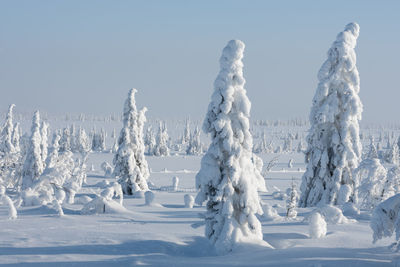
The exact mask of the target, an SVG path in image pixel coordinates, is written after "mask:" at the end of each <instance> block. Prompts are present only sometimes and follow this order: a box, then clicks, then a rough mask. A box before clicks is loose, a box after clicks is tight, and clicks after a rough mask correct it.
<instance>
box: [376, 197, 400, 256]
mask: <svg viewBox="0 0 400 267" xmlns="http://www.w3.org/2000/svg"><path fill="white" fill-rule="evenodd" d="M399 210H400V194H397V195H395V196H392V197H391V198H388V199H387V200H385V201H384V202H382V203H380V204H379V205H378V206H377V207H376V208H375V209H374V211H373V214H372V219H371V223H370V226H371V229H372V231H373V232H374V233H373V242H374V243H375V242H376V241H378V240H379V239H382V238H383V237H390V236H392V235H393V233H394V232H396V240H397V244H395V246H394V247H395V248H396V249H398V248H399V247H400V246H399V244H400V241H399V240H400V217H399Z"/></svg>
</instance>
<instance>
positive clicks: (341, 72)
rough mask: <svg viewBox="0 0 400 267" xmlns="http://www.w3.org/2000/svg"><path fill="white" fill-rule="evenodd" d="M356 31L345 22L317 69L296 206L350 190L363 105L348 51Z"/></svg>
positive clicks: (351, 50) (351, 53)
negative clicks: (325, 57)
mask: <svg viewBox="0 0 400 267" xmlns="http://www.w3.org/2000/svg"><path fill="white" fill-rule="evenodd" d="M359 30H360V27H359V26H358V24H356V23H350V24H348V25H347V26H346V27H345V29H344V31H343V32H341V33H339V34H338V36H337V38H336V41H335V42H334V43H333V44H332V46H331V48H330V49H329V51H328V59H327V60H326V61H325V62H324V64H323V65H322V67H321V69H320V70H319V73H318V80H319V84H318V88H317V91H316V93H315V96H314V99H313V103H312V108H311V112H310V123H311V129H310V131H309V134H308V137H307V142H308V148H307V150H306V152H305V154H306V163H307V170H306V172H305V173H304V175H303V180H302V184H301V188H300V189H301V197H300V203H299V204H300V206H302V207H308V206H315V205H317V204H318V203H320V202H322V203H326V204H337V199H338V195H339V191H340V189H341V187H343V186H347V185H349V186H350V189H351V190H354V180H353V176H352V173H353V170H354V169H356V168H357V167H358V164H359V162H360V160H361V149H362V146H361V143H360V138H359V121H360V120H361V113H362V109H363V107H362V104H361V101H360V98H359V96H358V93H359V90H360V79H359V75H358V71H357V67H356V54H355V51H354V48H355V46H356V40H357V37H358V35H359ZM352 195H353V192H351V194H350V198H349V201H352Z"/></svg>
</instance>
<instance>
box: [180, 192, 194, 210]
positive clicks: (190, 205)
mask: <svg viewBox="0 0 400 267" xmlns="http://www.w3.org/2000/svg"><path fill="white" fill-rule="evenodd" d="M183 200H184V202H185V208H190V209H191V208H193V204H194V197H193V196H191V195H189V194H186V195H185V196H184V197H183Z"/></svg>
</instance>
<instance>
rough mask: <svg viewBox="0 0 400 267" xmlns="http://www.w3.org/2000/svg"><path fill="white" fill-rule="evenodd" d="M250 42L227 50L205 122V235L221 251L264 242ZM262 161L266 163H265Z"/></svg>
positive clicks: (199, 181)
mask: <svg viewBox="0 0 400 267" xmlns="http://www.w3.org/2000/svg"><path fill="white" fill-rule="evenodd" d="M243 51H244V44H243V42H241V41H239V40H232V41H230V42H229V43H228V45H227V46H226V47H225V48H224V50H223V52H222V56H221V59H220V67H221V70H220V72H219V74H218V77H217V79H216V80H215V83H214V88H215V90H214V93H213V95H212V98H211V103H210V104H209V106H208V112H207V115H206V118H205V120H204V124H203V130H204V132H206V133H210V135H211V138H212V141H211V144H210V147H209V148H208V151H207V152H206V154H205V155H204V156H203V158H202V160H201V167H200V171H199V172H198V173H197V175H196V187H197V188H198V189H199V190H200V191H199V192H198V194H197V196H196V203H197V204H199V205H202V203H203V202H204V201H207V212H206V215H205V221H206V228H205V235H206V237H207V238H208V239H209V240H210V241H211V243H212V244H214V246H215V248H216V250H217V252H218V253H227V252H229V251H231V250H232V248H233V247H234V245H235V244H237V243H239V242H241V241H244V240H258V241H260V240H262V238H263V235H262V231H261V224H260V222H259V221H258V219H257V217H256V216H255V214H262V208H261V205H260V198H259V195H258V192H257V190H263V191H265V190H266V187H265V182H264V178H263V177H262V176H261V174H260V172H261V168H262V161H261V160H260V159H259V158H258V157H256V156H255V155H254V154H253V152H252V148H253V138H252V136H251V133H250V126H249V118H250V106H251V104H250V101H249V99H248V98H247V96H246V90H245V89H244V83H245V80H244V78H243V70H242V69H243V63H242V58H243ZM260 161H261V162H260Z"/></svg>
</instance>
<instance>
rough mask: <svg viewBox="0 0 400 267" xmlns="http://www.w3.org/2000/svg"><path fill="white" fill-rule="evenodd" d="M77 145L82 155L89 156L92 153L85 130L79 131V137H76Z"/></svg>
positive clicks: (80, 129)
mask: <svg viewBox="0 0 400 267" xmlns="http://www.w3.org/2000/svg"><path fill="white" fill-rule="evenodd" d="M76 143H77V144H76V145H77V150H78V151H79V152H80V153H82V154H87V153H89V152H90V149H91V143H90V141H89V137H88V135H87V134H86V131H85V129H83V128H79V130H78V135H77V137H76Z"/></svg>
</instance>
